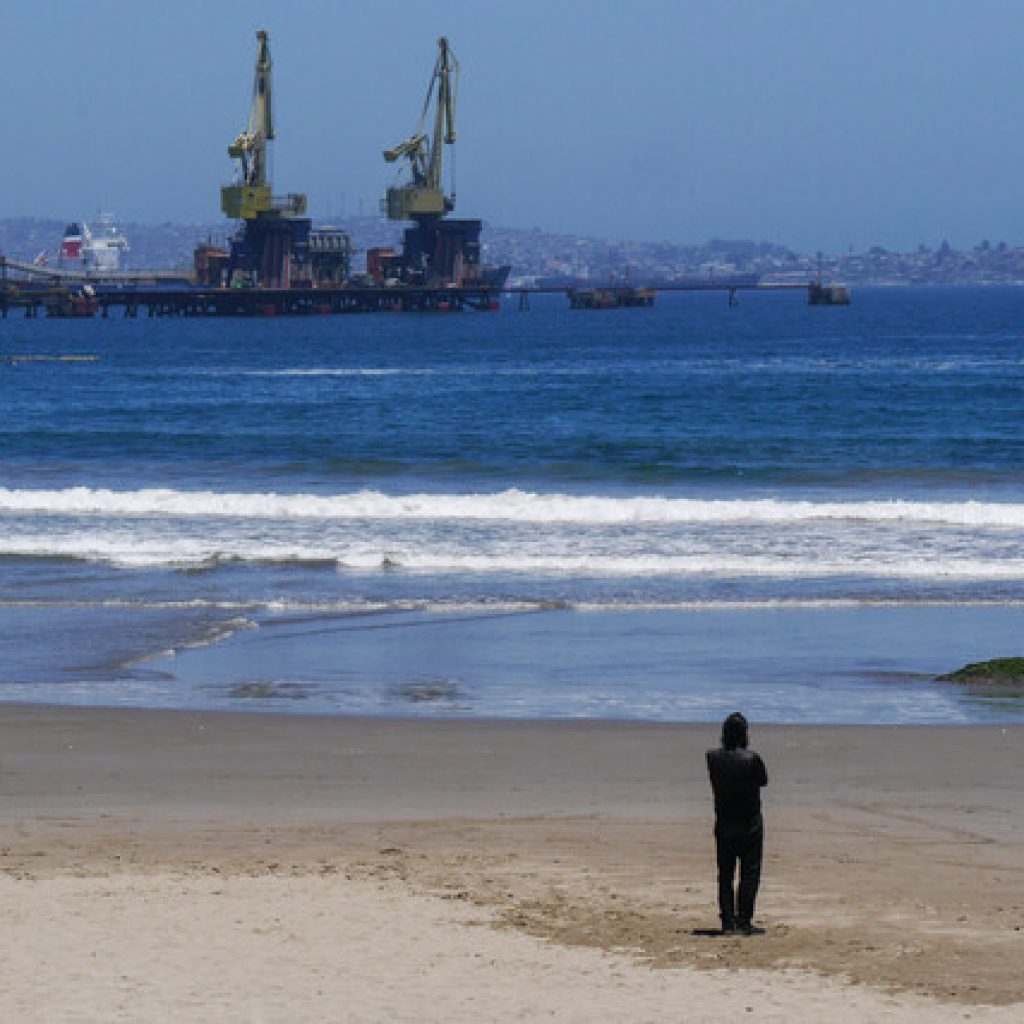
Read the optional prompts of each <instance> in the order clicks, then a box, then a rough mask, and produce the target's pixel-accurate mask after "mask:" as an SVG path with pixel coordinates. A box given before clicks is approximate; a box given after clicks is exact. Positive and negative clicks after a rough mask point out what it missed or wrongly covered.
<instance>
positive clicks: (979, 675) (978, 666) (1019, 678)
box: [937, 658, 1024, 691]
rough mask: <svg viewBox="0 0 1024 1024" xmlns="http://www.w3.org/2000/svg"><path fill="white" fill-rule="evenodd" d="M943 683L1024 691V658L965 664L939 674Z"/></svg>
mask: <svg viewBox="0 0 1024 1024" xmlns="http://www.w3.org/2000/svg"><path fill="white" fill-rule="evenodd" d="M937 678H938V680H939V682H942V683H964V684H966V685H968V686H998V687H1000V688H1001V689H1010V688H1013V689H1019V690H1022V691H1024V658H993V659H992V660H991V661H977V662H975V663H974V664H973V665H964V667H963V668H958V669H957V670H956V671H955V672H950V673H949V674H948V675H944V676H938V677H937Z"/></svg>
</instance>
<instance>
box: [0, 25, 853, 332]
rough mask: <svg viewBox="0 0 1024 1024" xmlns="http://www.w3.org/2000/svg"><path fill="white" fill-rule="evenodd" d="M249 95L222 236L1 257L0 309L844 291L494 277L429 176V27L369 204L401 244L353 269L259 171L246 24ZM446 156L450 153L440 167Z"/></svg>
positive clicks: (73, 310) (382, 308)
mask: <svg viewBox="0 0 1024 1024" xmlns="http://www.w3.org/2000/svg"><path fill="white" fill-rule="evenodd" d="M256 43H257V48H256V64H255V70H254V75H253V88H252V102H251V105H250V109H249V119H248V123H247V125H246V127H245V128H244V129H243V130H242V131H241V132H239V133H238V135H237V136H236V137H235V139H234V140H233V141H232V142H231V143H230V144H229V146H228V147H227V151H228V155H229V157H231V159H232V160H234V161H236V169H235V177H234V180H233V181H232V182H231V184H229V185H224V186H223V187H222V188H221V190H220V206H221V210H222V212H223V213H224V214H225V215H226V216H227V217H228V218H229V219H230V220H232V221H234V222H235V223H236V225H237V227H236V230H235V232H234V234H233V235H232V237H231V238H230V241H229V242H228V244H227V245H226V246H225V247H221V246H216V245H213V244H212V243H205V244H200V245H198V246H197V247H196V249H195V253H194V257H193V268H192V272H191V273H185V272H172V271H149V272H147V271H137V272H133V273H127V272H126V273H113V274H112V273H104V274H89V273H84V272H78V273H72V272H68V271H66V270H53V269H50V268H41V267H38V266H35V265H33V264H26V263H22V262H19V261H15V260H10V259H6V258H4V257H3V256H0V315H2V316H3V317H7V315H8V313H9V311H10V310H12V309H22V310H24V315H25V316H27V317H30V318H33V317H38V316H39V315H40V314H41V313H42V314H45V315H47V316H57V317H92V316H96V315H99V316H101V317H108V316H109V315H110V311H111V310H113V309H119V310H122V311H123V315H124V316H126V317H137V316H139V315H140V311H144V315H146V316H149V317H164V316H277V315H299V314H314V315H315V314H335V313H366V312H431V313H440V312H449V311H462V310H466V309H473V310H481V311H492V310H496V309H498V308H499V304H500V302H499V300H500V297H501V295H502V294H511V295H513V296H517V297H518V302H519V308H520V309H528V308H529V298H530V295H531V294H536V293H539V292H550V291H556V290H557V291H561V292H564V294H565V295H566V296H567V297H568V299H569V302H570V306H571V308H573V309H598V310H600V309H614V308H631V307H641V308H643V307H650V306H652V305H653V304H654V298H655V294H656V291H662V290H686V291H697V290H700V291H722V292H725V293H727V295H728V299H729V304H730V305H733V304H735V302H736V298H737V294H738V292H739V291H740V290H741V289H744V290H746V289H748V288H749V289H756V290H792V289H794V288H799V289H804V290H806V291H807V294H808V301H809V302H810V303H811V304H812V305H840V304H845V303H848V302H849V293H848V292H847V291H846V290H845V289H841V288H839V287H838V286H834V285H824V284H823V283H822V282H821V280H820V278H819V281H817V282H809V283H808V284H800V285H759V284H753V285H751V284H745V285H736V284H729V283H718V282H714V281H709V282H706V283H705V282H702V283H699V284H696V285H692V286H681V287H677V286H671V285H670V286H657V288H655V287H629V286H622V285H608V286H606V287H603V288H594V289H588V290H583V289H576V288H559V289H554V288H523V287H519V286H517V287H515V288H513V289H506V280H507V278H508V275H509V271H510V270H511V268H510V267H509V266H499V267H495V266H484V265H483V264H481V261H480V231H481V226H482V222H481V221H480V220H478V219H464V218H462V219H457V218H454V217H451V216H449V215H450V214H451V213H452V212H453V210H454V209H455V182H454V175H453V174H451V183H450V187H449V189H448V190H447V191H446V189H445V187H444V184H443V180H442V169H443V166H444V154H445V150H446V147H451V146H453V145H454V144H455V138H456V131H455V106H456V97H457V95H458V77H459V62H458V60H457V59H456V57H455V54H454V53H453V52H452V49H451V46H450V45H449V42H448V39H447V38H445V37H442V38H440V39H439V40H438V44H437V55H436V59H435V62H434V67H433V70H432V72H431V75H430V79H429V82H428V86H427V94H426V99H425V100H424V103H423V108H422V113H421V115H420V119H419V123H418V125H417V128H416V130H415V131H414V132H413V134H412V135H410V136H409V137H407V138H406V139H405V140H403V141H402V142H399V143H398V144H397V145H395V146H392V147H391V148H390V149H387V150H384V152H383V157H384V160H385V161H386V162H387V163H388V164H396V165H398V166H399V167H400V168H401V169H402V170H403V171H404V174H403V175H402V176H401V179H400V180H399V181H397V182H396V183H395V184H394V185H392V186H391V187H389V188H388V189H387V192H386V196H385V198H384V199H383V200H382V202H381V212H382V213H383V214H385V215H386V216H387V218H388V219H389V220H393V221H401V222H404V223H406V224H407V225H408V226H407V227H406V228H405V230H404V233H403V242H402V247H401V250H400V251H398V252H396V251H395V250H394V249H392V248H376V249H370V250H368V251H367V253H366V272H365V273H354V272H353V270H352V254H353V252H354V248H353V245H352V241H351V239H350V237H349V236H348V234H347V233H346V232H344V231H341V230H339V229H337V228H332V227H314V226H313V223H312V220H311V219H310V218H309V217H308V216H307V215H306V208H307V199H306V196H305V195H304V194H302V193H298V192H289V193H286V194H284V195H276V194H275V193H274V191H273V187H272V184H271V181H270V178H269V172H268V167H269V159H268V157H269V151H268V146H269V144H270V142H271V141H272V140H273V139H274V138H275V125H274V119H273V102H272V101H273V78H272V69H273V64H272V61H271V56H270V37H269V34H268V33H267V32H265V31H258V32H257V33H256ZM452 163H453V161H449V167H450V168H451V164H452Z"/></svg>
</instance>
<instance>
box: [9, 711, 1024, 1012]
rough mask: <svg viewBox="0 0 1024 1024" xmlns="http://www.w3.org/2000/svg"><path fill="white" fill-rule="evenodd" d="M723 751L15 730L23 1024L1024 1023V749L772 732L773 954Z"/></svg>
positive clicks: (13, 821) (446, 735) (360, 735)
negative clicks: (730, 929)
mask: <svg viewBox="0 0 1024 1024" xmlns="http://www.w3.org/2000/svg"><path fill="white" fill-rule="evenodd" d="M713 739H714V730H713V729H712V728H710V727H705V726H668V725H626V724H606V723H497V722H401V721H386V720H384V721H381V720H362V719H316V718H301V717H282V716H270V715H267V716H263V715H227V714H208V715H200V714H185V713H181V714H179V713H171V712H136V711H97V710H82V711H78V710H70V709H53V708H32V707H17V706H6V707H3V708H0V869H2V873H0V916H2V927H0V1019H2V1020H5V1021H7V1020H10V1021H47V1022H50V1021H72V1020H74V1021H97V1022H99V1021H104V1022H105V1021H135V1020H138V1021H162V1020H168V1021H282V1022H283V1021H367V1022H369V1021H382V1022H383V1021H389V1022H390V1021H467V1022H469V1021H474V1022H477V1021H491V1020H493V1021H506V1020H530V1021H533V1020H537V1019H556V1020H559V1021H575V1020H579V1021H647V1020H650V1021H655V1020H657V1021H683V1020H685V1021H719V1020H726V1019H733V1018H735V1017H736V1016H739V1015H743V1016H746V1015H747V1013H748V1012H749V1014H750V1017H749V1019H752V1020H757V1021H822V1020H831V1021H844V1020H850V1021H854V1020H856V1021H862V1020H901V1021H903V1020H921V1021H944V1020H965V1019H971V1020H974V1021H979V1020H981V1021H987V1020H991V1021H1019V1020H1022V1019H1024V981H1022V977H1021V968H1020V964H1021V959H1022V953H1024V814H1022V813H1021V812H1022V810H1024V808H1022V804H1024V792H1022V787H1021V784H1020V780H1021V779H1022V778H1024V742H1022V741H1024V728H1022V727H1008V728H1001V727H991V728H948V729H941V728H915V729H896V728H884V729H881V728H879V729H875V728H849V729H847V728H805V727H794V728H764V729H757V730H756V731H755V735H754V739H755V745H756V746H757V747H758V749H759V750H760V751H761V752H762V754H763V755H764V757H765V760H766V761H767V763H768V767H769V773H770V775H771V784H770V786H769V790H768V792H767V794H766V817H767V822H768V840H767V855H766V864H765V878H764V884H763V887H762V895H761V900H760V908H759V917H760V919H761V923H762V924H764V926H765V927H766V929H767V934H766V935H765V936H763V937H757V938H751V939H734V938H730V939H721V938H713V937H709V936H707V935H702V934H699V933H700V932H701V931H702V930H704V929H708V928H710V927H712V926H713V925H714V923H715V920H716V913H715V905H714V888H715V887H714V878H713V867H712V858H713V840H712V838H711V834H710V826H711V821H710V807H709V800H708V793H707V781H706V778H705V777H704V768H703V750H704V748H705V747H706V746H708V745H710V743H711V742H713ZM1014 1004H1016V1005H1014ZM748 1008H749V1010H748Z"/></svg>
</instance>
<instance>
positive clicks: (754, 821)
mask: <svg viewBox="0 0 1024 1024" xmlns="http://www.w3.org/2000/svg"><path fill="white" fill-rule="evenodd" d="M707 762H708V775H710V777H711V788H712V790H713V791H714V794H715V833H716V834H717V835H738V834H743V833H746V832H751V831H754V830H756V829H759V828H761V827H762V822H761V787H762V786H766V785H767V784H768V772H767V771H766V769H765V766H764V761H762V760H761V757H760V755H759V754H756V753H755V752H754V751H753V750H739V749H737V750H726V749H725V748H724V747H722V748H719V749H718V750H709V751H708V752H707Z"/></svg>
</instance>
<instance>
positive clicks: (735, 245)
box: [0, 216, 1024, 287]
mask: <svg viewBox="0 0 1024 1024" xmlns="http://www.w3.org/2000/svg"><path fill="white" fill-rule="evenodd" d="M119 226H120V227H121V228H122V230H123V232H124V234H125V236H126V237H127V239H128V242H129V244H130V252H129V254H128V257H127V259H126V260H125V263H126V265H127V266H129V267H132V268H135V269H140V270H141V269H152V268H167V269H178V268H187V267H191V265H192V252H193V249H194V248H195V246H196V244H197V243H199V242H206V241H211V242H213V243H215V244H216V243H220V244H223V243H224V241H225V239H226V238H227V236H228V235H229V234H230V231H231V228H230V225H226V224H225V223H224V222H220V223H218V224H212V225H211V224H170V223H165V224H133V223H122V224H120V225H119ZM333 226H335V227H338V228H341V229H342V230H344V231H347V232H348V233H349V235H350V236H351V238H352V242H353V245H354V246H355V250H356V257H355V261H354V267H355V268H356V269H360V268H361V264H362V258H361V253H365V251H366V250H367V249H370V248H374V247H377V246H388V245H398V244H399V242H400V238H401V225H397V224H394V223H390V222H388V221H387V220H384V219H383V218H380V217H367V216H362V217H345V218H337V219H336V220H334V221H333ZM64 227H65V222H64V221H61V220H53V219H39V218H27V217H16V218H6V219H0V254H3V255H5V256H9V257H10V258H11V259H17V260H23V261H26V262H32V261H33V260H43V259H45V260H47V261H50V260H52V259H53V258H54V257H55V256H56V253H57V250H58V248H59V246H60V242H61V238H62V236H63V232H64ZM482 243H483V246H482V248H483V253H482V256H483V259H484V261H485V262H489V263H497V264H504V263H508V264H511V266H512V277H511V278H510V279H509V285H510V286H511V287H516V286H517V285H518V286H520V287H526V286H531V285H544V284H550V285H560V284H565V285H570V284H573V283H586V282H590V283H605V282H609V281H630V282H633V283H636V284H654V285H657V284H663V285H664V284H672V283H674V282H680V281H692V280H693V279H694V278H695V277H708V278H714V277H718V276H723V275H731V274H736V273H739V274H758V275H760V276H761V279H762V281H764V282H766V283H767V282H780V283H781V282H787V281H794V282H798V281H799V282H803V281H807V280H809V279H811V278H814V277H816V276H817V275H818V272H819V257H818V256H817V255H816V254H812V253H797V252H793V251H792V250H790V249H788V248H786V247H784V246H781V245H775V244H772V243H769V242H753V241H743V240H732V241H731V240H723V239H712V240H711V241H709V242H705V243H703V244H701V245H681V244H670V243H664V242H661V243H655V242H635V241H633V242H629V241H615V240H610V239H601V238H591V237H584V236H576V235H565V234H553V233H550V232H546V231H542V230H540V229H537V228H534V229H529V230H526V229H521V228H504V227H496V226H492V225H485V228H484V233H483V236H482ZM820 266H821V272H822V274H823V276H824V277H825V278H826V279H829V280H834V281H841V282H844V283H847V284H857V285H865V284H870V285H908V284H913V285H927V284H958V285H1024V248H1021V247H1016V246H1011V245H1008V244H1007V243H1005V242H997V243H990V242H988V241H982V242H980V243H979V244H978V245H976V246H974V247H973V248H971V249H963V250H960V249H954V248H953V247H952V246H950V245H949V243H948V242H943V243H942V244H941V245H940V246H938V247H937V248H929V247H927V246H925V245H920V246H918V248H916V249H914V250H913V251H910V252H892V251H889V250H887V249H883V248H882V247H881V246H873V247H872V248H870V249H868V250H867V251H866V252H849V253H844V254H842V255H835V254H831V255H829V254H826V255H824V256H822V257H821V259H820Z"/></svg>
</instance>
